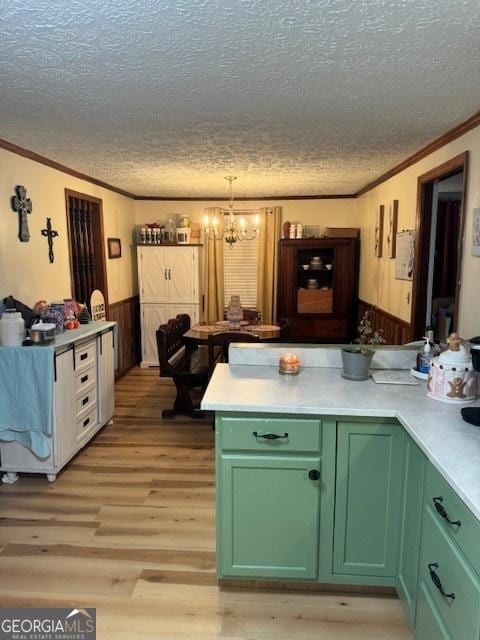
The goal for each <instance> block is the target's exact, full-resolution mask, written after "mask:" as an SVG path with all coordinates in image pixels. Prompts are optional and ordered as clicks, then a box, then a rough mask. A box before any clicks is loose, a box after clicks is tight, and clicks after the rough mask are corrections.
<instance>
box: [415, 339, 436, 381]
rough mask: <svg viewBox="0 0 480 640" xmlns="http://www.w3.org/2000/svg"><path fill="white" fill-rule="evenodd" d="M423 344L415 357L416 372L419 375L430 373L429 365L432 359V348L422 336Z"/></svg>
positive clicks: (428, 341)
mask: <svg viewBox="0 0 480 640" xmlns="http://www.w3.org/2000/svg"><path fill="white" fill-rule="evenodd" d="M423 340H425V344H424V345H423V347H422V348H421V349H420V351H419V352H418V356H417V370H418V372H419V373H425V374H427V375H428V374H429V373H430V365H431V363H432V359H433V353H432V346H431V344H430V340H429V339H428V337H426V336H424V338H423Z"/></svg>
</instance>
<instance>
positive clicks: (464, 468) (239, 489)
mask: <svg viewBox="0 0 480 640" xmlns="http://www.w3.org/2000/svg"><path fill="white" fill-rule="evenodd" d="M292 350H293V351H294V352H295V353H297V354H298V355H300V359H301V360H302V361H303V363H304V365H308V366H304V368H303V369H302V370H301V372H300V374H299V375H298V376H293V377H287V376H281V375H279V373H278V368H277V366H276V363H277V362H278V355H279V353H280V352H281V351H279V347H276V348H275V347H273V346H270V347H268V346H267V347H261V346H260V347H259V346H257V345H249V346H248V347H247V346H243V347H234V348H232V352H231V360H230V362H231V364H230V365H219V366H217V368H216V370H215V373H214V376H213V378H212V380H211V382H210V385H209V387H208V389H207V391H206V394H205V396H204V398H203V402H202V408H203V409H208V410H214V411H215V412H216V447H217V453H216V456H217V573H218V576H219V578H221V579H222V580H224V581H228V580H238V579H241V580H245V579H252V580H259V579H260V580H261V579H263V580H269V581H271V580H280V581H289V582H291V581H292V580H296V581H299V582H301V581H304V582H309V583H312V582H313V583H317V584H320V583H323V584H327V583H328V584H337V585H339V584H344V585H352V584H355V585H368V586H383V587H384V586H390V587H395V588H396V589H397V592H398V594H399V596H400V598H401V599H402V602H403V603H404V605H405V611H406V613H407V616H408V618H409V621H410V624H411V625H412V627H414V628H415V633H416V635H415V637H416V638H417V639H418V640H428V639H430V638H445V639H448V638H455V640H462V639H465V640H471V639H472V638H476V639H478V638H479V637H480V613H479V611H480V577H479V575H480V547H479V545H478V539H479V538H480V523H479V520H480V474H479V473H478V460H479V459H480V430H478V429H477V428H475V427H473V426H472V425H469V424H467V423H465V422H464V421H463V420H462V418H461V415H460V409H459V406H452V405H448V404H444V403H440V402H436V401H434V400H431V399H429V398H428V397H427V394H426V389H425V384H424V383H422V384H421V385H420V386H417V387H410V386H408V387H407V386H401V387H398V386H394V385H392V386H390V385H377V384H375V383H374V382H373V380H367V381H364V382H349V381H346V380H343V379H342V378H341V377H340V369H339V367H340V360H339V349H335V348H331V349H322V348H318V349H317V350H315V349H313V348H307V349H306V350H303V349H302V348H301V347H296V348H293V347H292ZM282 351H285V345H283V348H282ZM377 354H378V356H376V357H377V364H375V361H374V366H377V367H379V366H382V363H383V366H390V367H392V362H393V361H394V360H396V362H397V365H396V366H397V367H401V368H407V361H408V359H409V358H412V357H414V356H413V354H412V352H411V351H410V352H409V351H408V350H397V352H394V351H390V352H389V350H388V349H387V350H382V349H380V350H378V351H377ZM239 363H243V364H239ZM315 365H316V366H315ZM326 365H327V366H326Z"/></svg>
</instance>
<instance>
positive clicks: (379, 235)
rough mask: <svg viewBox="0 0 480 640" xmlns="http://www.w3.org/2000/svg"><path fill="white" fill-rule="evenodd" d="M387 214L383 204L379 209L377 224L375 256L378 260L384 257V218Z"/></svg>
mask: <svg viewBox="0 0 480 640" xmlns="http://www.w3.org/2000/svg"><path fill="white" fill-rule="evenodd" d="M384 214H385V207H384V205H383V204H381V205H380V206H379V207H378V211H377V219H376V222H375V248H374V251H375V256H376V257H377V258H381V257H382V249H383V218H384Z"/></svg>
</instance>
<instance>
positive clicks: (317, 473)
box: [308, 469, 320, 480]
mask: <svg viewBox="0 0 480 640" xmlns="http://www.w3.org/2000/svg"><path fill="white" fill-rule="evenodd" d="M308 477H309V478H310V480H320V471H317V470H316V469H311V470H310V471H309V472H308Z"/></svg>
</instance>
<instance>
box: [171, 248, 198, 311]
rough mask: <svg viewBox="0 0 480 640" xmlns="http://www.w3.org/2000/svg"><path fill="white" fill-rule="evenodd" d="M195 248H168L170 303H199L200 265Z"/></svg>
mask: <svg viewBox="0 0 480 640" xmlns="http://www.w3.org/2000/svg"><path fill="white" fill-rule="evenodd" d="M197 259H198V258H197V250H196V249H195V247H172V248H170V249H168V248H167V251H166V261H167V266H168V271H167V277H168V287H169V292H168V294H169V295H168V300H169V302H174V303H175V302H186V303H194V302H198V265H197Z"/></svg>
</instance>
